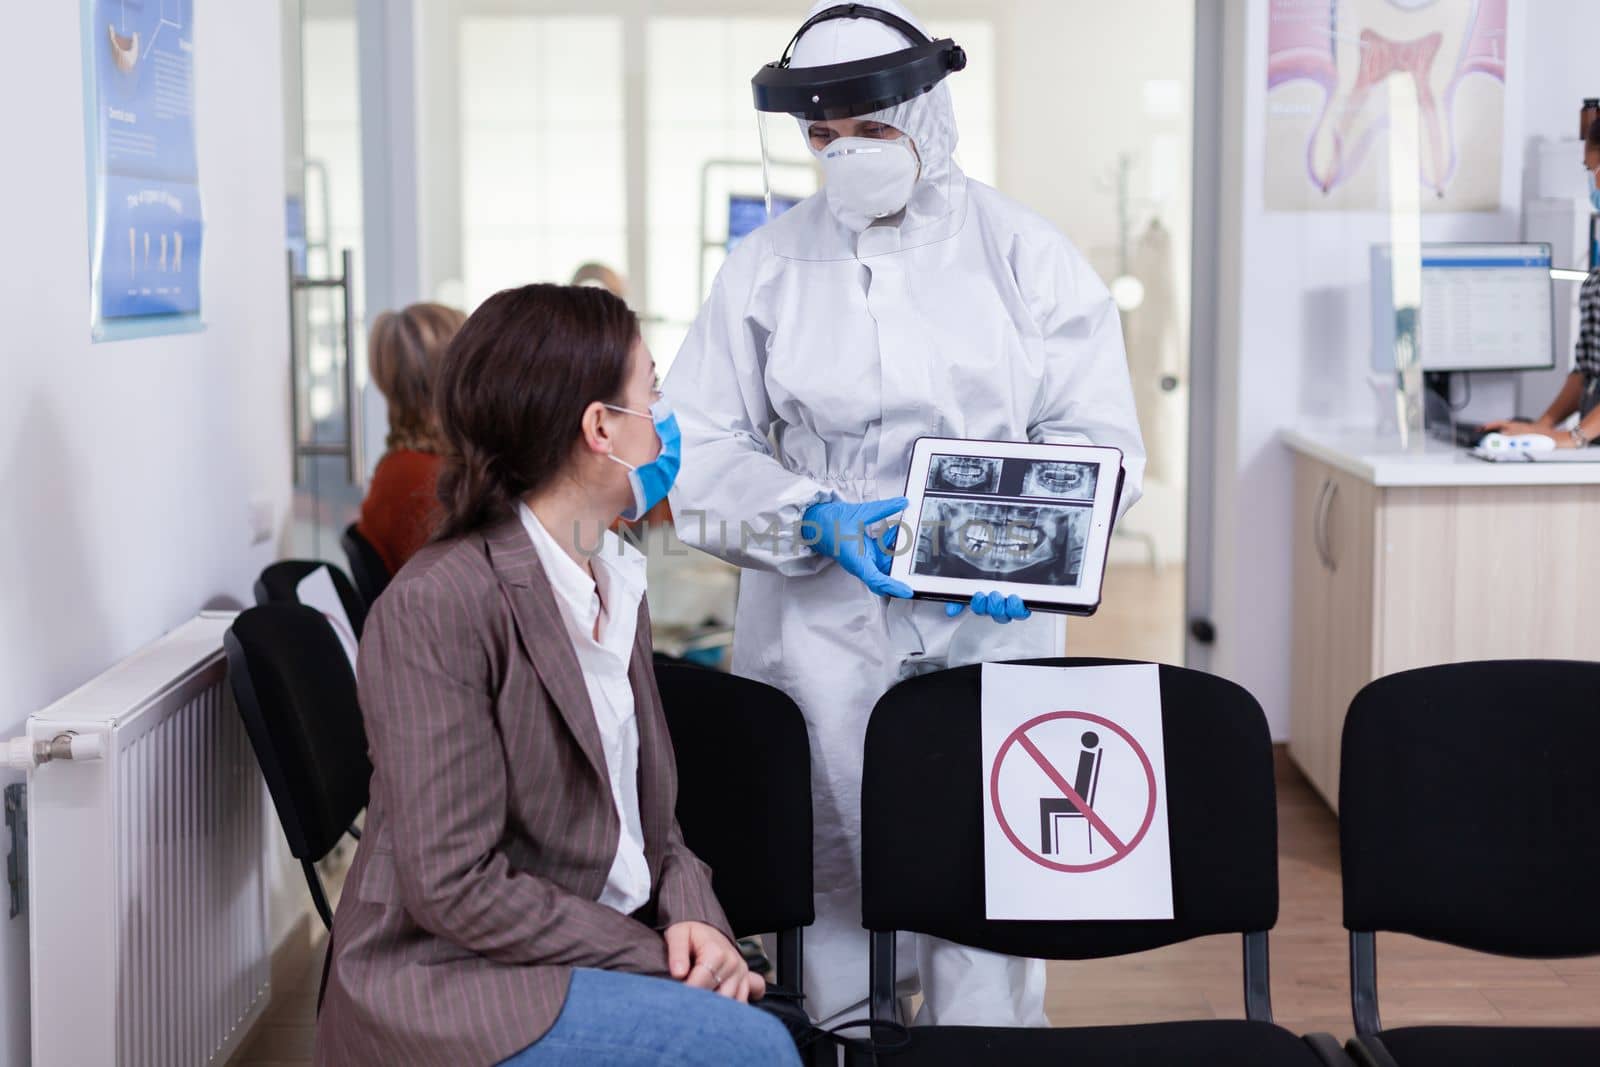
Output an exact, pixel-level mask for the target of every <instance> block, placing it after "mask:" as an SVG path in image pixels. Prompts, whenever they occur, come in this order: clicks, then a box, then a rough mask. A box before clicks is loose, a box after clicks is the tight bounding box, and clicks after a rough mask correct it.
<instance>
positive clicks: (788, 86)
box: [751, 4, 967, 259]
mask: <svg viewBox="0 0 1600 1067" xmlns="http://www.w3.org/2000/svg"><path fill="white" fill-rule="evenodd" d="M845 18H850V19H872V20H874V21H877V22H881V23H883V24H884V25H886V26H888V27H890V28H891V29H892V30H894V31H895V32H896V33H898V34H899V35H901V36H903V37H905V39H906V41H907V43H908V47H907V48H905V49H901V50H898V51H893V52H888V53H885V54H883V55H879V56H872V57H869V58H866V59H860V60H853V61H851V62H847V63H834V64H829V65H826V66H812V67H792V66H790V58H791V55H792V53H793V52H794V49H795V46H796V44H797V43H798V42H799V41H800V38H801V37H802V36H804V34H805V33H806V32H807V31H808V30H810V29H811V28H812V27H814V26H816V25H817V24H818V23H820V22H826V21H829V20H832V19H845ZM966 63H967V57H966V53H965V52H964V51H962V49H961V47H960V46H959V45H957V44H956V43H955V42H954V41H952V40H949V39H948V38H944V39H939V40H931V39H929V38H928V37H927V36H926V35H924V34H923V33H921V31H919V30H918V29H917V28H916V27H915V26H913V25H911V24H910V23H909V22H907V21H905V20H904V19H901V18H899V17H897V16H895V15H893V14H891V13H889V12H887V11H882V10H880V9H878V8H874V7H869V6H867V5H864V4H841V5H839V6H836V7H831V8H828V9H826V10H824V11H820V12H818V13H817V14H816V15H814V16H813V17H811V18H810V19H808V20H807V21H806V22H805V23H804V24H803V25H802V26H801V27H800V29H799V30H797V31H796V32H795V35H794V37H793V38H791V39H790V41H789V44H788V46H787V47H786V48H785V49H784V51H783V55H782V56H781V57H780V58H779V59H778V60H776V61H775V62H772V63H768V64H767V65H766V66H764V67H762V68H761V70H760V71H758V72H757V73H756V76H755V77H754V78H752V79H751V88H752V92H753V96H754V101H755V106H756V110H757V117H758V122H759V127H760V136H761V157H762V158H761V162H762V177H763V182H764V185H765V192H766V198H767V217H768V219H771V218H774V217H776V215H777V214H778V213H779V212H777V211H774V210H773V204H774V198H777V199H778V201H779V203H780V204H781V202H782V199H783V198H785V197H788V196H791V195H792V192H791V189H792V187H793V186H794V184H795V181H794V175H795V173H796V168H797V167H803V166H810V167H812V168H813V169H814V170H816V171H818V172H820V171H821V170H822V169H823V168H822V165H821V160H820V158H819V153H822V152H825V151H827V149H828V146H829V145H830V144H831V143H833V142H835V141H838V140H840V139H843V138H861V139H864V140H893V139H896V138H899V137H901V136H905V137H910V138H911V139H912V144H914V145H915V147H916V151H917V153H918V155H919V157H922V158H923V159H924V160H926V157H923V156H922V153H923V148H924V146H923V145H922V144H920V143H917V137H918V134H919V131H918V130H917V129H915V128H911V129H908V128H906V127H907V126H910V125H912V123H910V122H908V121H907V120H908V119H909V118H911V116H912V109H913V108H914V107H918V106H921V107H932V106H933V105H932V102H931V100H930V101H921V102H919V98H922V97H925V96H926V95H927V94H929V93H931V92H932V91H933V90H934V88H935V87H936V86H938V84H939V83H940V82H941V81H942V80H943V79H944V78H945V77H946V76H947V75H949V74H950V73H951V72H952V71H957V70H961V69H963V68H965V67H966ZM951 134H952V136H953V130H952V131H951ZM934 147H936V146H934ZM951 174H952V168H951V166H950V165H949V160H948V150H946V152H945V154H944V158H943V159H942V160H941V161H940V165H938V166H929V165H927V162H924V164H923V165H922V166H921V167H920V171H919V177H918V180H917V182H916V185H915V187H914V188H913V190H912V192H911V194H910V197H909V200H908V202H907V204H906V209H905V210H904V211H903V212H901V213H900V214H899V215H897V216H894V217H890V218H886V219H884V220H882V224H883V225H886V226H892V227H893V228H894V231H895V232H894V233H893V234H881V235H880V234H873V235H871V238H869V239H865V240H863V241H861V242H859V245H860V247H849V248H842V247H839V246H838V245H837V243H836V242H835V243H829V242H827V241H818V242H815V243H813V242H806V241H793V242H785V245H784V247H780V248H779V249H778V251H779V254H781V255H786V256H790V257H791V258H804V259H815V258H824V259H831V258H836V257H838V258H845V257H849V256H855V255H859V254H874V253H875V251H876V250H877V249H876V246H877V245H883V246H884V247H883V248H882V249H881V251H885V252H887V251H894V250H898V249H901V248H905V247H909V246H912V245H915V244H922V243H926V242H928V241H933V240H942V239H944V238H945V237H948V236H950V235H951V232H952V231H951V226H950V223H951V219H952V216H953V215H956V214H957V213H958V212H959V211H960V209H961V208H962V205H961V204H958V203H956V197H955V196H953V195H952V190H951ZM875 225H876V224H875Z"/></svg>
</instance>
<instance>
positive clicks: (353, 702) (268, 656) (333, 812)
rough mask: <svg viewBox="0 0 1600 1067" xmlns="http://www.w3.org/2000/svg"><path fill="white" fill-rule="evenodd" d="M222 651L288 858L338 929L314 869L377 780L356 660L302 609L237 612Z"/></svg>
mask: <svg viewBox="0 0 1600 1067" xmlns="http://www.w3.org/2000/svg"><path fill="white" fill-rule="evenodd" d="M222 644H223V648H224V650H225V651H226V653H227V657H228V680H229V684H230V686H231V687H232V689H233V698H234V703H236V704H237V705H238V707H239V715H240V717H241V718H243V720H244V725H245V731H246V732H247V733H248V734H249V735H250V745H251V747H252V748H253V749H254V750H255V754H256V762H257V763H259V764H260V765H261V774H262V777H264V778H265V779H266V781H267V790H268V792H270V793H271V794H272V803H273V805H274V806H275V807H276V808H277V811H278V821H279V823H281V824H282V826H283V833H284V836H285V837H286V838H288V841H289V851H290V852H291V853H292V854H293V855H294V857H295V858H296V859H298V860H299V861H300V866H301V869H302V870H303V871H304V872H305V876H306V885H307V887H308V888H309V889H310V890H311V899H312V902H313V903H314V904H315V905H316V908H317V914H318V915H319V916H321V917H322V921H323V923H324V925H326V926H327V927H328V928H329V929H332V928H333V909H332V908H331V907H330V906H329V904H328V895H327V893H326V892H325V891H324V890H323V887H322V879H321V878H320V877H319V876H318V874H317V868H316V863H317V861H319V860H321V859H322V858H323V857H325V856H326V855H327V854H328V853H329V852H331V851H333V848H334V846H335V845H337V844H338V843H339V840H340V838H342V837H343V836H344V835H345V834H346V833H350V832H351V828H352V823H353V822H354V820H355V818H356V816H357V815H359V814H360V812H361V809H363V808H365V807H366V806H367V787H368V783H369V780H370V779H371V777H372V764H371V763H370V762H368V760H367V735H366V730H365V728H364V727H363V726H362V722H361V706H360V704H359V703H358V702H357V699H356V680H355V675H354V673H353V672H352V671H351V670H350V661H349V659H348V658H346V656H345V653H344V648H343V646H342V645H340V644H339V639H338V638H337V637H336V636H334V633H333V630H332V629H330V628H329V627H328V624H327V623H326V622H325V621H324V620H323V617H322V615H321V614H320V613H319V612H317V611H316V610H314V609H312V608H308V607H304V606H302V605H300V604H266V605H262V606H260V607H254V608H249V609H247V610H245V611H244V612H241V613H240V615H239V617H238V618H237V619H235V620H234V621H233V625H232V626H230V627H229V628H228V632H227V633H226V634H224V635H223V638H222Z"/></svg>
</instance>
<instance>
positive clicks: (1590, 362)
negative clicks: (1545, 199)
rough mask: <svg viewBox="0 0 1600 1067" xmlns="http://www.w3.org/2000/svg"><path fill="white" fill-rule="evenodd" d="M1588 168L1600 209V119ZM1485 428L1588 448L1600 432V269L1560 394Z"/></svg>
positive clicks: (1590, 282)
mask: <svg viewBox="0 0 1600 1067" xmlns="http://www.w3.org/2000/svg"><path fill="white" fill-rule="evenodd" d="M1583 172H1584V177H1583V187H1584V190H1585V192H1587V193H1588V203H1589V206H1590V209H1591V210H1593V211H1595V212H1600V184H1597V181H1596V172H1600V122H1596V123H1592V124H1591V125H1590V127H1589V135H1588V136H1587V137H1585V138H1584V141H1583ZM1573 415H1577V416H1578V421H1577V422H1576V423H1574V424H1573V425H1572V427H1571V428H1570V429H1565V430H1563V429H1558V427H1559V426H1561V424H1562V423H1564V422H1565V421H1566V420H1567V419H1569V418H1571V417H1572V416H1573ZM1483 428H1484V431H1485V432H1498V433H1503V434H1541V435H1543V436H1545V437H1548V438H1550V439H1551V440H1553V441H1554V442H1555V443H1556V447H1557V448H1583V447H1585V446H1587V445H1589V444H1590V443H1592V442H1593V441H1594V440H1595V438H1597V437H1600V269H1597V270H1592V271H1590V272H1589V276H1588V277H1587V278H1585V279H1584V280H1583V285H1582V286H1581V287H1580V288H1579V290H1578V340H1577V343H1576V344H1574V345H1573V346H1572V373H1571V374H1568V375H1567V378H1566V381H1564V382H1562V383H1561V391H1560V392H1558V393H1557V394H1556V398H1555V399H1554V400H1552V401H1550V406H1549V407H1547V408H1545V410H1544V414H1542V415H1540V416H1539V417H1538V418H1537V419H1535V420H1534V421H1533V422H1519V421H1517V420H1515V419H1498V420H1496V421H1494V422H1491V423H1487V424H1485V426H1484V427H1483Z"/></svg>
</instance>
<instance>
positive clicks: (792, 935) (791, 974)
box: [772, 929, 805, 993]
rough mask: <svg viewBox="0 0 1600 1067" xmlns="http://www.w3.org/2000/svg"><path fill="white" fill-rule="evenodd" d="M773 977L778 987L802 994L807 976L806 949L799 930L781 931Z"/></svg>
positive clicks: (776, 949) (773, 965)
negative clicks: (802, 943)
mask: <svg viewBox="0 0 1600 1067" xmlns="http://www.w3.org/2000/svg"><path fill="white" fill-rule="evenodd" d="M774 951H775V957H774V959H773V961H772V977H773V980H774V981H775V982H777V984H778V986H779V987H780V988H782V989H787V990H790V991H792V992H795V993H799V992H802V991H803V990H802V988H801V987H802V986H803V984H804V979H803V976H804V974H805V955H804V953H805V949H804V948H803V947H802V945H801V935H800V931H799V929H794V930H779V931H778V936H777V945H776V946H775V949H774Z"/></svg>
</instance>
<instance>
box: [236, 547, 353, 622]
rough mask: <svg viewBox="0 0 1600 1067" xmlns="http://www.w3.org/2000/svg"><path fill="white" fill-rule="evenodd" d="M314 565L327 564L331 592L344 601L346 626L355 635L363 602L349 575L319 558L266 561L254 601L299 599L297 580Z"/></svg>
mask: <svg viewBox="0 0 1600 1067" xmlns="http://www.w3.org/2000/svg"><path fill="white" fill-rule="evenodd" d="M318 567H326V568H328V574H329V576H330V577H331V578H332V579H333V589H334V592H336V593H338V594H339V602H340V603H341V604H343V605H344V613H345V616H346V617H347V618H348V619H349V620H350V628H351V629H352V630H354V631H355V635H356V637H357V638H359V637H360V636H361V629H362V627H363V626H364V625H366V621H367V606H368V605H367V602H366V601H364V600H363V599H362V598H361V594H360V593H358V592H356V589H355V586H353V585H351V584H350V579H349V578H347V577H345V573H344V571H342V570H340V569H339V568H338V567H336V566H334V565H333V564H332V563H326V562H324V561H322V560H320V559H282V560H279V561H278V562H276V563H273V564H270V565H269V566H268V567H267V568H266V570H263V571H262V572H261V577H259V578H257V579H256V585H255V596H256V603H257V604H298V603H300V596H299V593H298V587H299V585H300V582H301V581H302V580H303V579H304V578H305V577H306V575H308V574H310V573H311V572H312V571H314V570H316V569H317V568H318Z"/></svg>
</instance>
